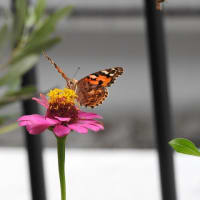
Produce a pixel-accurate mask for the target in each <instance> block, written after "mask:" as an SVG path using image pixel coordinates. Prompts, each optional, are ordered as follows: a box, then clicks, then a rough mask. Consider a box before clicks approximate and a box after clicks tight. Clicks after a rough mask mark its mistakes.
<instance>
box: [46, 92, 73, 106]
mask: <svg viewBox="0 0 200 200" xmlns="http://www.w3.org/2000/svg"><path fill="white" fill-rule="evenodd" d="M47 95H48V96H49V104H50V105H51V104H55V103H59V104H63V105H65V104H68V103H72V104H74V103H75V99H76V98H77V95H76V93H75V91H74V90H71V89H68V88H64V89H63V90H61V89H58V88H55V89H53V90H50V92H49V93H48V94H47Z"/></svg>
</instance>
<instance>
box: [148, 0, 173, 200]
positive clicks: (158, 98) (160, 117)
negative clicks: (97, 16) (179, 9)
mask: <svg viewBox="0 0 200 200" xmlns="http://www.w3.org/2000/svg"><path fill="white" fill-rule="evenodd" d="M155 7H156V6H155V0H145V13H146V22H147V36H148V45H149V57H150V68H151V79H152V90H153V91H152V93H153V104H154V117H155V131H156V140H157V148H158V154H159V164H160V175H161V187H162V199H163V200H175V199H176V190H175V178H174V166H173V155H172V151H171V149H170V147H169V145H168V142H169V141H170V139H171V138H172V118H171V110H170V100H169V93H168V83H167V60H166V47H165V35H164V27H163V18H162V11H158V10H156V9H155Z"/></svg>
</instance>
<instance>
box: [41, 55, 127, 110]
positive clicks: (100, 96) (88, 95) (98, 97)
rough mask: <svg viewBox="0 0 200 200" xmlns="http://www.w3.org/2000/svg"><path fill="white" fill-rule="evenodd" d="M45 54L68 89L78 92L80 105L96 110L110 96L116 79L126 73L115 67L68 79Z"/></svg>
mask: <svg viewBox="0 0 200 200" xmlns="http://www.w3.org/2000/svg"><path fill="white" fill-rule="evenodd" d="M43 54H44V56H45V57H46V58H47V59H48V60H49V62H50V63H51V64H52V65H53V66H54V67H55V68H56V70H57V71H58V72H59V73H60V74H61V75H62V77H63V78H64V79H65V80H66V83H67V87H68V88H69V89H72V90H74V91H75V92H76V94H77V96H78V98H77V101H78V103H79V104H80V105H81V106H85V107H91V108H94V107H96V106H98V105H100V104H102V102H103V101H104V100H105V99H106V97H107V96H108V90H107V87H110V86H111V85H112V84H113V83H114V81H115V79H116V78H117V77H118V76H120V75H121V74H122V73H123V71H124V70H123V68H122V67H113V68H109V69H105V70H102V71H98V72H95V73H92V74H90V75H88V76H86V77H84V78H82V79H80V80H76V79H73V78H68V77H67V76H66V74H65V73H64V72H63V71H62V69H61V68H60V67H59V66H58V65H57V64H56V63H55V62H54V61H53V60H52V59H51V58H50V57H49V56H48V55H47V54H46V53H45V52H43Z"/></svg>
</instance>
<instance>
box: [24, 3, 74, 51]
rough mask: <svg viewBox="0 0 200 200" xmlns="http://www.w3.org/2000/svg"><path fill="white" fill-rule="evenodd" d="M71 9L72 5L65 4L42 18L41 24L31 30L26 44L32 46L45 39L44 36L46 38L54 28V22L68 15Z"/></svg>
mask: <svg viewBox="0 0 200 200" xmlns="http://www.w3.org/2000/svg"><path fill="white" fill-rule="evenodd" d="M71 11H72V7H71V6H67V7H64V8H62V9H60V10H57V11H56V12H55V13H53V14H52V15H50V16H49V17H48V18H47V19H46V20H44V22H43V24H42V25H41V26H40V27H39V28H38V29H36V30H34V31H33V33H32V34H31V36H30V39H29V41H28V43H27V45H29V46H32V45H34V44H37V43H40V42H41V41H43V40H46V38H48V36H49V35H50V34H51V33H52V32H53V31H54V30H55V26H56V23H57V22H58V21H59V20H60V19H62V18H63V17H64V16H66V15H69V14H70V13H71ZM27 48H29V47H27Z"/></svg>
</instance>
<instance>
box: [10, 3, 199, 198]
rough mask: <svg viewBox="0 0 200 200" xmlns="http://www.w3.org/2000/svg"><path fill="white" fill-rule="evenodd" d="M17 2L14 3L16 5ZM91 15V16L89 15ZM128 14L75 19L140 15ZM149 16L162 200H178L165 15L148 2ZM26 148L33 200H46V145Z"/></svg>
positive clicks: (32, 142) (31, 142)
mask: <svg viewBox="0 0 200 200" xmlns="http://www.w3.org/2000/svg"><path fill="white" fill-rule="evenodd" d="M12 2H14V0H13V1H12ZM85 11H87V12H85ZM128 11H129V12H128V13H125V12H124V11H121V12H120V11H118V12H117V11H112V12H111V11H110V10H109V12H105V11H104V12H101V11H100V12H95V10H93V11H92V10H90V11H88V10H76V12H75V13H74V17H81V16H84V15H85V16H90V17H91V16H102V17H103V16H105V15H106V13H107V15H108V16H123V15H125V16H135V15H138V14H140V13H141V12H140V11H138V12H136V13H132V12H134V9H133V10H132V9H129V10H128ZM145 13H146V15H145V16H146V22H147V36H148V47H149V48H148V50H149V57H150V68H151V80H152V96H153V104H154V113H155V132H156V134H155V136H156V141H157V147H158V153H159V161H160V162H159V163H160V174H161V185H162V197H163V198H162V199H163V200H175V199H176V192H175V180H174V168H173V159H172V152H171V150H170V148H169V146H168V141H169V140H170V139H171V136H172V129H173V128H172V122H171V121H172V120H171V113H170V100H169V93H168V84H167V62H166V49H165V36H164V31H163V22H162V12H160V11H156V10H155V0H145ZM198 14H199V12H198ZM35 77H36V71H35V69H32V70H31V71H30V72H28V73H27V74H26V75H24V77H23V85H28V84H36V78H35ZM23 109H24V114H32V113H33V112H34V113H35V112H36V111H37V109H38V108H37V107H36V104H34V103H33V102H32V101H29V100H28V101H25V102H23ZM26 143H27V145H26V147H27V151H28V156H29V166H30V174H31V187H32V199H33V200H45V199H46V195H45V186H44V175H43V164H42V163H43V162H42V145H41V138H40V136H34V137H32V136H30V135H29V134H26Z"/></svg>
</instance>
